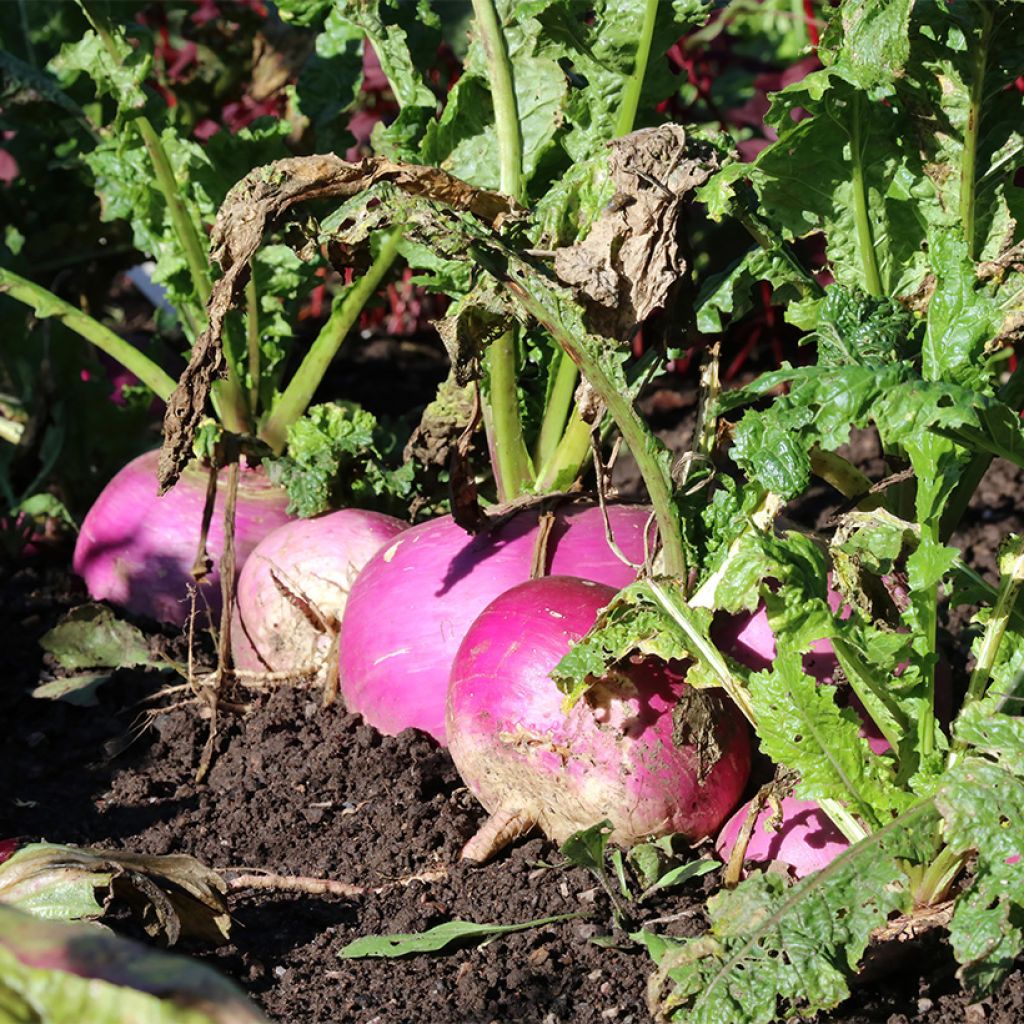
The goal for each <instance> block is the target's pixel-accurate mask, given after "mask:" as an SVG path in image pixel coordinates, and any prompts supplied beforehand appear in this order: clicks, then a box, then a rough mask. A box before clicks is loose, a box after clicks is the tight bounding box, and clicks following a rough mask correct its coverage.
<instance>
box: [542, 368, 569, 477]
mask: <svg viewBox="0 0 1024 1024" xmlns="http://www.w3.org/2000/svg"><path fill="white" fill-rule="evenodd" d="M552 363H553V364H554V366H555V382H554V384H553V385H552V386H551V391H550V392H549V394H548V400H547V402H546V403H545V406H544V417H543V419H542V420H541V424H540V433H539V434H538V436H537V443H536V445H535V447H534V451H533V461H534V465H536V466H539V467H541V468H540V469H539V470H538V479H539V478H540V477H542V476H543V475H544V468H545V467H546V466H547V465H548V463H549V462H550V461H551V459H552V457H553V456H554V455H555V453H556V452H557V450H558V448H559V443H560V441H561V439H562V436H563V431H567V430H568V429H569V427H568V419H569V410H570V409H571V408H572V404H573V403H572V400H573V395H574V393H575V391H576V380H577V378H578V374H577V372H576V364H575V363H574V362H573V361H572V360H571V359H570V358H569V357H568V356H567V355H566V354H565V352H564V351H563V350H562V349H557V350H556V352H555V357H554V359H553V360H552Z"/></svg>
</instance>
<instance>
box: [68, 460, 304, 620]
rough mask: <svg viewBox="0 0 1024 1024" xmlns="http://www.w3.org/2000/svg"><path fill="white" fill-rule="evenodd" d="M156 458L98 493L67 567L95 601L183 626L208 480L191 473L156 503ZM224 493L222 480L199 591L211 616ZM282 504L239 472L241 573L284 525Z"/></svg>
mask: <svg viewBox="0 0 1024 1024" xmlns="http://www.w3.org/2000/svg"><path fill="white" fill-rule="evenodd" d="M158 456H159V452H156V451H152V452H146V453H145V454H143V455H140V456H139V457H138V458H137V459H133V460H132V461H131V462H129V463H128V465H127V466H125V467H124V468H123V469H122V470H121V471H120V472H118V473H117V475H116V476H115V477H114V478H113V480H111V481H110V483H109V484H107V486H106V487H105V488H104V489H103V492H102V493H101V494H100V496H99V497H98V498H97V499H96V502H95V503H94V504H93V506H92V508H91V509H90V510H89V512H88V514H87V515H86V517H85V521H84V522H83V523H82V532H81V533H80V534H79V536H78V542H77V543H76V545H75V555H74V561H73V565H74V570H75V572H76V573H78V575H79V576H81V577H82V579H83V580H85V585H86V586H87V587H88V588H89V593H90V594H91V595H92V596H93V597H94V598H96V599H97V600H106V601H110V602H112V603H113V604H116V605H119V606H120V607H122V608H125V609H127V610H128V611H130V612H133V613H134V614H136V615H144V616H147V617H148V618H151V619H156V620H157V621H158V622H166V623H170V624H172V625H182V624H183V623H184V622H185V621H186V619H187V618H188V614H189V605H188V601H187V596H188V584H189V583H190V582H191V580H192V575H191V569H192V565H193V563H194V561H195V557H196V551H197V548H198V545H199V534H200V529H201V525H202V519H203V508H204V506H205V503H206V483H207V474H206V472H205V471H203V470H201V469H199V468H198V467H190V468H188V469H186V470H185V472H184V473H183V474H182V476H181V479H180V480H179V481H178V483H177V484H175V486H174V487H172V488H171V490H169V491H168V492H167V493H166V494H164V495H163V496H158V495H157V478H156V464H157V458H158ZM225 490H226V476H225V474H222V476H221V479H220V480H219V481H218V484H217V498H216V504H215V507H214V511H213V519H212V520H211V522H210V532H209V536H208V538H207V550H208V551H209V554H210V556H211V558H212V559H213V561H214V567H213V572H212V573H211V574H210V575H209V576H208V577H207V581H208V583H207V585H206V586H204V587H203V595H204V599H205V601H206V603H208V604H209V606H210V608H211V609H212V610H213V612H214V613H215V614H216V613H217V612H218V611H219V609H220V604H221V599H220V585H219V583H220V576H219V572H218V569H217V560H218V559H219V558H220V555H221V552H222V550H223V545H224V530H223V517H224V502H225V497H226V495H225ZM287 504H288V497H287V495H286V494H285V493H284V491H283V490H281V489H280V488H278V487H275V486H274V485H273V484H271V483H270V482H269V481H268V480H267V478H266V476H265V475H264V473H263V471H262V470H260V469H253V468H246V469H244V470H243V471H242V473H241V474H240V477H239V485H238V504H237V511H236V517H235V560H236V564H237V565H238V566H239V568H240V567H241V566H242V565H244V563H245V560H246V558H247V557H248V556H249V552H250V551H252V549H253V548H254V547H255V546H256V544H257V543H258V542H259V541H260V540H261V539H262V538H263V537H264V536H266V534H268V533H269V532H270V531H271V530H273V529H274V528H275V527H278V526H282V525H284V524H285V523H286V522H288V520H289V519H290V517H289V516H288V514H287V513H286V512H285V507H286V505H287Z"/></svg>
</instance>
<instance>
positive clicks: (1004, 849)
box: [935, 712, 1024, 998]
mask: <svg viewBox="0 0 1024 1024" xmlns="http://www.w3.org/2000/svg"><path fill="white" fill-rule="evenodd" d="M957 725H958V728H957V734H958V735H959V736H960V737H961V738H963V739H965V740H967V741H968V742H972V741H973V742H975V743H978V744H979V745H981V746H983V747H985V748H987V749H988V750H989V751H990V752H995V753H997V754H998V755H999V761H998V762H997V763H992V762H991V761H989V760H982V759H981V758H979V757H967V758H965V759H964V760H962V761H961V762H959V763H958V764H957V765H956V766H955V767H954V769H953V771H952V772H951V773H950V777H949V778H948V779H947V780H946V781H945V782H944V784H943V785H942V787H941V788H940V789H939V790H938V792H937V793H936V795H935V802H936V805H937V806H938V808H939V810H940V811H941V813H942V816H943V829H944V834H945V837H946V840H947V842H948V843H949V846H950V849H951V851H952V852H953V853H955V854H960V855H962V856H966V855H967V854H968V853H971V852H976V853H977V865H976V867H975V870H974V875H973V878H972V880H971V883H970V886H969V887H968V889H967V891H966V892H964V893H963V894H962V895H961V896H960V897H959V898H958V900H957V904H956V910H955V912H954V914H953V920H952V921H951V922H950V928H949V931H950V940H951V941H952V944H953V951H954V953H955V954H956V958H957V960H958V961H959V962H960V964H961V965H962V966H961V969H960V972H959V973H960V977H961V978H962V980H963V981H964V983H965V984H966V985H967V987H968V988H969V990H970V991H971V992H972V994H973V995H974V996H975V997H978V998H980V997H981V996H983V995H987V994H990V993H991V992H993V991H994V990H995V988H996V986H997V985H998V984H999V982H1001V981H1002V980H1003V978H1004V977H1005V976H1006V975H1007V974H1008V973H1009V971H1010V970H1011V969H1012V967H1013V963H1014V961H1015V960H1016V958H1017V957H1018V956H1019V955H1020V953H1021V952H1022V951H1024V878H1022V876H1021V871H1020V864H1019V863H1017V859H1018V858H1019V857H1020V856H1021V855H1022V853H1024V779H1022V778H1021V765H1022V763H1024V761H1022V756H1024V728H1022V723H1021V720H1020V719H1011V718H1007V716H1003V715H995V716H993V715H991V713H988V714H984V713H983V712H981V713H978V714H976V715H967V716H965V717H964V719H963V720H962V721H960V722H958V723H957Z"/></svg>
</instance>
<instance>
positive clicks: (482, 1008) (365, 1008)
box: [0, 389, 1024, 1024]
mask: <svg viewBox="0 0 1024 1024" xmlns="http://www.w3.org/2000/svg"><path fill="white" fill-rule="evenodd" d="M662 390H663V389H662ZM648 402H649V403H650V410H649V411H651V413H652V414H653V416H654V421H655V424H656V426H657V427H658V428H659V429H660V430H661V431H663V432H664V435H665V436H666V437H668V439H669V440H672V441H677V442H678V441H679V440H680V437H682V436H684V435H685V433H686V430H687V429H688V428H687V427H686V426H685V423H686V422H687V421H688V420H689V419H691V418H692V411H693V410H692V396H690V397H687V396H686V395H685V394H683V395H682V396H679V395H675V396H669V395H666V394H661V395H660V396H659V395H658V394H657V392H655V393H654V397H651V396H649V398H648ZM872 444H873V439H872V438H871V437H870V436H869V435H866V436H865V437H863V438H861V439H860V440H859V441H858V443H857V445H856V450H855V451H854V453H853V454H854V455H855V457H856V458H857V459H858V460H859V461H860V462H861V463H862V464H863V465H865V466H867V467H869V468H870V467H871V465H872V459H873V458H874V457H875V454H876V453H873V449H872ZM875 468H876V469H877V467H875ZM877 475H878V474H877V473H876V476H877ZM618 479H619V480H620V483H621V484H622V486H623V487H624V488H626V487H628V484H629V478H628V465H627V464H626V463H625V462H623V464H622V465H621V466H620V469H619V478H618ZM1022 483H1024V480H1022V474H1021V472H1020V471H1018V470H1016V469H1013V468H1011V467H1009V466H1006V465H1003V464H996V465H995V466H994V467H993V469H992V470H991V471H990V474H989V477H988V478H987V479H986V481H985V483H984V484H983V486H982V488H981V491H980V494H979V496H978V499H977V500H976V502H975V505H974V507H973V508H972V510H971V514H970V516H969V519H968V524H967V525H966V526H965V527H964V528H963V529H962V530H961V532H960V534H959V536H958V538H957V540H956V542H957V543H958V545H959V546H960V547H962V548H963V549H964V550H965V552H966V553H967V555H968V558H969V559H970V560H971V561H972V562H973V563H974V564H975V565H977V566H978V567H979V568H980V569H981V570H982V571H984V572H985V573H986V574H988V575H990V576H993V574H994V567H995V555H996V551H997V548H998V544H999V542H1000V540H1001V539H1002V537H1003V536H1005V534H1006V533H1007V532H1008V531H1011V530H1018V531H1019V530H1021V529H1022V527H1024V523H1022V521H1021V520H1022V516H1021V515H1020V513H1019V512H1018V511H1017V506H1018V502H1017V497H1016V496H1018V495H1020V494H1021V493H1022V492H1021V487H1022ZM834 506H835V496H834V495H830V494H829V493H828V492H825V491H824V490H822V491H821V492H819V493H817V494H815V495H813V496H812V499H811V500H810V502H809V503H808V504H807V505H806V506H804V507H803V509H802V510H801V512H802V515H803V516H804V517H806V519H807V520H808V521H818V522H820V521H823V519H824V518H827V516H828V514H829V513H830V511H831V510H832V509H834ZM85 600H86V595H85V593H84V592H83V590H82V589H81V585H80V583H78V581H76V580H75V579H74V578H73V577H72V576H70V574H69V571H68V570H67V568H66V563H64V562H59V561H58V562H56V563H53V564H49V565H46V564H39V563H35V564H28V565H25V566H22V567H21V568H19V569H18V570H17V571H16V572H15V573H13V575H11V576H9V577H8V578H7V579H5V580H3V581H2V583H0V601H2V605H3V608H4V610H5V615H4V617H3V620H2V625H0V629H2V631H3V640H2V643H0V679H2V680H3V683H2V686H0V721H2V722H3V723H4V727H3V728H4V747H3V749H4V754H5V762H6V764H7V765H8V766H9V768H8V771H7V772H5V773H2V774H0V837H5V836H10V835H22V836H27V837H31V838H45V839H47V840H50V841H53V842H61V843H77V844H90V845H97V846H105V847H109V848H120V849H125V850H133V851H137V852H143V853H159V854H163V853H178V852H184V853H190V854H192V855H194V856H196V857H198V858H199V859H200V860H202V861H204V862H205V863H207V864H209V865H212V866H214V867H217V868H225V869H245V870H250V871H254V870H267V871H271V872H276V873H278V874H282V875H304V876H311V877H314V878H329V879H335V880H340V881H344V882H348V883H352V884H354V885H360V886H365V887H366V888H367V890H375V889H378V888H380V889H381V891H379V892H375V891H367V892H366V893H364V894H362V895H356V896H353V897H337V896H324V895H303V894H301V893H285V892H280V893H270V892H267V891H258V892H249V893H240V894H235V895H234V896H233V897H232V911H233V915H234V926H233V931H232V941H231V943H230V944H229V945H226V946H224V947H223V948H221V949H218V950H214V951H209V950H206V951H196V952H197V955H201V956H203V957H204V958H205V959H207V960H208V961H209V962H211V963H213V964H214V965H215V966H217V967H218V968H219V969H221V970H222V971H224V972H225V973H227V974H228V975H230V976H232V977H234V978H235V979H236V980H237V981H238V982H239V984H240V985H241V986H242V987H243V988H244V989H245V990H246V991H247V992H248V993H249V994H250V995H251V997H252V998H253V999H254V1000H255V1001H256V1002H257V1003H258V1004H259V1005H260V1006H261V1007H263V1009H264V1010H265V1012H266V1013H267V1015H268V1016H269V1017H270V1019H271V1020H273V1021H275V1022H277V1024H311V1022H339V1024H341V1022H346V1024H347V1022H353V1024H384V1022H388V1024H392V1022H394V1024H400V1022H410V1024H412V1022H417V1024H449V1022H451V1024H455V1022H459V1024H477V1022H479V1024H490V1022H502V1024H504V1022H516V1024H519V1022H521V1024H584V1022H585V1024H593V1022H600V1021H619V1022H624V1024H625V1022H638V1024H639V1022H643V1021H648V1020H650V1015H649V1013H648V1011H647V1009H646V1007H645V1002H644V990H645V986H646V982H647V978H648V976H649V974H650V972H651V968H652V965H651V961H650V959H649V958H648V956H647V955H646V953H644V952H642V951H640V950H638V949H637V948H636V947H630V946H629V944H628V942H627V941H626V938H625V935H624V934H623V933H622V932H621V931H618V930H617V929H616V927H615V924H614V921H613V915H612V908H611V906H610V904H609V901H608V898H607V897H606V896H605V894H604V892H603V890H602V889H601V888H600V886H598V885H597V883H596V880H595V878H594V877H593V876H592V875H591V874H589V873H588V872H586V871H585V870H582V869H579V868H568V867H566V866H564V860H563V858H562V857H561V856H560V854H559V853H558V851H557V849H556V848H554V847H553V846H552V845H551V844H549V843H547V842H546V841H544V840H542V839H536V838H535V839H531V840H529V841H526V842H520V843H519V844H517V845H515V846H514V847H513V848H512V849H511V850H510V851H508V852H507V853H506V854H505V855H503V856H502V857H500V858H499V859H497V860H496V861H495V862H494V863H492V864H489V865H486V866H483V867H473V868H471V867H466V866H463V865H461V864H460V863H459V861H458V852H459V849H460V847H461V845H462V844H463V843H464V842H465V841H466V839H467V838H468V837H469V836H470V835H471V834H472V833H473V831H474V830H475V828H476V827H477V826H478V825H479V824H480V822H481V820H482V817H483V814H482V811H481V810H480V808H479V807H478V806H477V805H476V804H475V801H474V800H473V799H472V797H471V796H470V795H469V793H468V792H467V791H466V790H465V788H463V787H462V786H461V784H460V781H459V778H458V776H457V774H456V772H455V770H454V767H453V765H452V763H451V760H450V759H449V757H448V755H447V754H446V753H445V752H444V751H442V750H439V749H438V748H437V746H436V745H435V744H434V743H433V742H432V741H431V740H430V739H429V738H427V737H425V736H423V735H420V734H417V733H414V732H411V731H410V732H407V733H403V734H402V735H401V736H398V737H394V738H390V737H382V736H380V735H379V734H377V733H376V732H375V731H374V730H373V729H371V728H369V727H368V726H366V725H364V724H362V722H361V720H360V719H359V718H358V717H357V716H354V715H349V714H347V713H345V711H344V710H343V709H342V708H340V707H338V706H332V707H329V708H326V709H324V708H322V707H321V706H320V703H319V695H318V694H317V693H315V692H313V691H310V690H307V689H304V688H301V687H280V688H278V689H275V690H273V691H271V692H268V693H265V694H263V695H256V696H254V697H253V699H252V704H251V709H250V711H249V713H248V714H246V715H230V714H225V715H222V716H221V722H220V730H219V734H218V737H217V740H216V751H215V757H214V759H213V763H212V769H211V771H210V773H209V775H208V777H207V779H206V780H205V781H204V782H202V783H200V784H197V783H196V782H195V777H194V776H195V770H196V766H197V764H198V762H199V758H200V753H201V751H202V748H203V744H204V742H205V741H206V737H207V734H208V728H209V723H208V721H207V720H206V719H205V718H204V717H203V715H202V714H201V713H200V708H199V706H198V705H197V704H196V703H194V702H190V701H182V700H178V701H177V702H176V698H180V697H181V694H180V693H179V694H166V693H165V694H164V695H163V696H162V697H161V698H160V699H159V700H157V701H156V702H153V700H152V698H153V695H154V694H155V693H156V692H157V691H158V690H159V689H160V688H161V687H166V686H167V685H168V684H169V683H170V682H172V681H177V679H176V677H175V676H173V675H171V674H167V673H158V672H154V671H152V670H150V671H139V670H121V671H118V672H117V673H115V675H114V677H113V678H112V680H111V681H110V682H109V683H107V684H105V685H104V686H102V687H101V688H100V689H99V691H98V698H99V703H98V705H97V706H95V707H76V706H73V705H70V704H66V703H61V702H51V701H46V700H38V699H34V698H32V697H31V696H30V691H31V690H32V689H33V688H34V687H35V686H36V685H37V684H38V683H39V682H40V681H43V680H46V679H50V678H52V677H53V676H54V675H55V674H56V671H55V666H54V664H53V663H52V662H51V661H50V660H49V656H46V655H44V654H43V652H42V651H41V649H40V647H39V646H38V642H37V641H38V638H39V636H40V635H41V634H42V633H43V632H44V631H45V630H46V629H48V628H50V627H51V626H52V625H53V624H54V623H55V622H56V621H57V620H58V619H59V617H60V616H61V614H63V612H65V611H66V610H67V609H68V608H70V607H73V606H74V605H77V604H79V603H82V602H83V601H85ZM946 624H947V627H948V630H949V636H950V639H951V641H952V645H953V647H954V648H957V649H959V651H961V652H962V651H963V650H964V649H965V643H966V639H967V638H966V634H964V632H963V631H964V629H965V621H964V619H963V617H962V616H960V617H957V616H950V617H949V618H948V619H947V623H946ZM149 633H150V637H151V643H152V645H153V648H154V650H157V651H162V652H164V653H166V654H168V655H169V656H172V657H177V658H180V657H181V656H182V654H183V650H182V641H181V640H180V638H176V637H173V636H170V635H165V634H163V633H160V632H157V631H154V630H152V629H151V630H149ZM960 657H961V660H962V658H963V656H962V654H961V655H960ZM147 700H148V701H149V702H148V703H143V702H144V701H147ZM700 852H702V851H698V853H700ZM694 856H696V854H695V855H694ZM427 873H429V875H430V880H410V877H411V876H416V875H424V874H427ZM717 884H718V872H717V871H716V872H713V873H712V874H710V875H708V876H706V877H705V878H703V879H700V880H697V881H694V882H691V883H688V884H687V885H686V886H685V887H684V888H682V889H681V890H679V891H676V892H673V893H671V894H669V895H663V896H661V897H660V898H658V899H656V900H655V901H653V902H652V903H651V904H650V905H649V906H648V905H645V906H643V907H642V908H641V911H640V916H641V918H642V919H645V920H646V919H650V918H671V921H670V922H669V923H668V924H667V925H666V926H665V928H666V930H667V931H669V932H671V933H674V934H679V935H689V934H696V933H697V932H699V931H700V930H701V928H702V926H703V923H704V916H703V911H702V905H703V901H704V899H705V897H706V895H707V894H708V893H709V892H711V891H713V890H714V889H715V887H716V885H717ZM558 915H572V917H571V918H570V919H568V920H565V921H561V922H558V923H552V924H547V925H543V926H540V927H536V928H532V929H530V930H527V931H523V932H518V933H514V934H508V935H504V936H501V937H499V938H497V939H496V940H494V941H492V942H490V943H488V944H484V945H478V946H474V947H463V948H459V949H456V950H454V951H451V952H446V953H444V954H439V955H430V956H413V957H408V958H405V959H401V960H341V959H339V958H338V951H339V950H340V949H341V948H342V947H343V946H344V945H345V944H346V943H347V942H349V941H351V940H352V939H354V938H357V937H359V936H363V935H372V934H379V933H393V932H419V931H423V930H424V929H427V928H430V927H431V926H433V925H437V924H440V923H442V922H444V921H448V920H451V919H455V918H461V919H466V920H471V921H476V922H494V923H504V924H507V923H514V922H523V921H529V920H533V919H537V918H546V917H552V916H558ZM605 937H611V941H612V942H613V944H615V943H620V944H621V945H622V947H623V948H606V947H605V946H602V945H598V944H596V943H595V942H594V941H592V940H594V939H599V940H601V939H604V938H605ZM1018 966H1019V967H1020V966H1021V965H1018ZM954 970H955V964H954V962H953V960H952V956H951V954H950V952H949V949H948V947H947V946H946V944H945V943H944V941H942V940H941V938H939V937H937V936H934V935H933V936H932V937H929V938H926V939H925V940H923V941H922V942H921V943H920V944H919V945H918V946H916V947H915V948H914V950H913V953H912V956H911V958H909V959H908V960H904V961H903V962H902V963H901V965H900V966H899V967H898V969H897V970H895V971H891V972H889V973H884V972H883V974H882V977H881V978H875V979H874V980H873V981H872V982H871V983H869V984H863V985H861V986H859V987H857V988H856V989H855V991H854V994H853V997H852V998H851V999H850V1000H849V1001H848V1002H847V1003H846V1004H845V1005H844V1006H843V1007H841V1008H840V1009H839V1010H837V1011H835V1012H833V1013H832V1014H830V1015H827V1016H823V1017H822V1018H821V1019H822V1020H823V1021H826V1020H827V1021H832V1022H837V1024H838V1022H843V1024H855V1022H856V1024H862V1022H863V1024H866V1022H887V1024H910V1022H914V1024H939V1022H943V1024H945V1022H950V1021H967V1022H971V1024H977V1022H982V1021H985V1022H990V1024H1019V1022H1020V1021H1022V1020H1024V971H1022V970H1020V969H1018V970H1016V971H1014V972H1013V973H1012V974H1011V975H1010V977H1009V978H1008V979H1007V981H1006V982H1005V983H1004V984H1003V986H1002V987H1001V989H1000V990H999V992H998V993H997V994H996V995H995V996H993V997H992V998H990V999H986V1000H984V1001H983V1002H981V1003H978V1004H971V1003H970V1002H969V1001H968V1000H967V999H966V997H965V996H964V995H963V994H962V993H961V992H960V989H959V985H958V982H957V981H956V978H955V976H954ZM723 1024H727V1022H723Z"/></svg>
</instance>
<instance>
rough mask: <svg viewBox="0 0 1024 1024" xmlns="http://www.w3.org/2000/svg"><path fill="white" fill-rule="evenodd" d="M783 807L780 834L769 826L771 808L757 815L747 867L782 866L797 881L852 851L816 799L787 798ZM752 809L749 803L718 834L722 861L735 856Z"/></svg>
mask: <svg viewBox="0 0 1024 1024" xmlns="http://www.w3.org/2000/svg"><path fill="white" fill-rule="evenodd" d="M781 806H782V823H781V825H780V827H779V828H778V830H777V831H772V830H769V829H767V827H766V826H767V825H768V822H769V821H770V820H771V817H772V813H773V812H772V809H771V808H770V807H768V806H766V807H764V808H763V809H762V810H761V812H760V813H759V814H758V816H757V821H756V822H755V824H754V829H753V831H752V832H751V833H750V842H749V844H748V846H747V852H746V856H745V857H744V859H743V863H744V865H746V866H748V867H753V868H767V867H768V866H769V865H770V864H782V865H784V866H785V867H786V869H787V870H788V871H789V873H790V874H791V875H793V877H794V878H804V877H806V876H807V875H809V874H811V873H812V872H814V871H819V870H820V869H821V868H824V867H828V865H829V864H831V863H832V861H833V860H835V858H836V857H838V856H839V854H841V853H842V852H843V851H844V850H846V849H848V848H849V845H850V844H849V842H848V841H847V839H846V837H845V836H844V835H843V834H842V832H840V831H839V829H838V828H836V826H835V825H834V824H833V823H832V821H831V819H830V818H829V817H828V815H827V814H826V813H825V812H824V811H823V810H822V809H821V808H820V807H819V806H818V805H817V804H816V803H815V802H814V801H813V800H800V799H798V798H797V797H795V796H787V797H784V798H783V800H782V801H781ZM749 810H750V803H749V802H748V803H745V804H744V805H743V806H742V807H740V808H739V810H738V811H736V813H735V814H733V816H732V817H731V818H730V819H729V820H728V821H727V822H726V823H725V825H724V826H723V827H722V830H721V832H719V834H718V839H717V840H716V842H715V849H716V850H717V852H718V855H719V856H720V857H721V858H722V860H725V861H727V860H728V859H729V857H730V856H731V855H732V851H733V848H734V847H735V846H736V840H737V838H738V837H739V834H740V829H741V828H742V827H743V823H744V822H745V821H746V818H747V814H748V812H749Z"/></svg>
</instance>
